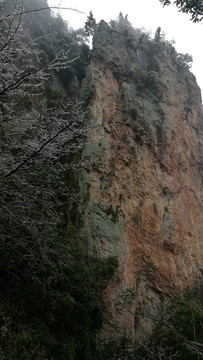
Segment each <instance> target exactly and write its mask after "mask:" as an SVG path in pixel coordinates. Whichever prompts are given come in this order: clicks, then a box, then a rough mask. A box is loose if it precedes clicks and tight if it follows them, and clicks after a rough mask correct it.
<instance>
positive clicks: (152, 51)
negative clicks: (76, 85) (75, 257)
mask: <svg viewBox="0 0 203 360" xmlns="http://www.w3.org/2000/svg"><path fill="white" fill-rule="evenodd" d="M133 41H134V42H133ZM93 45H94V46H93V52H92V63H91V65H90V66H89V69H88V73H87V77H86V80H85V82H84V94H85V96H86V99H88V100H89V101H90V118H91V121H92V124H93V136H92V139H91V141H90V143H89V144H88V145H87V146H86V149H85V151H84V157H85V158H86V159H87V160H88V163H89V165H88V167H87V168H86V170H85V171H84V174H83V178H82V180H81V189H82V193H83V196H84V198H85V199H86V200H85V201H86V218H85V224H84V230H83V231H84V233H85V237H86V239H87V243H86V246H87V247H88V251H89V252H92V253H94V254H98V256H108V255H115V256H117V257H118V258H119V261H120V269H119V273H118V274H117V276H116V277H115V279H114V281H112V283H111V284H110V285H109V288H108V289H107V292H106V297H109V298H110V299H111V300H112V299H117V300H118V299H119V297H122V296H123V294H125V291H126V290H127V289H131V290H132V291H133V292H135V293H136V297H135V300H134V301H133V302H132V303H131V304H130V310H131V313H133V312H134V311H135V310H136V308H141V307H142V306H143V304H144V303H145V304H148V306H150V307H151V311H153V307H156V304H158V303H161V299H163V298H164V296H165V295H167V296H168V295H174V294H176V293H180V292H181V291H183V290H184V289H185V287H186V286H187V285H189V284H192V283H193V282H194V281H195V280H196V279H198V278H200V277H201V274H202V269H203V233H202V229H203V227H202V219H203V203H202V198H203V197H202V179H203V178H202V173H203V132H202V130H203V116H202V104H201V95H200V90H199V88H198V86H197V84H196V82H195V77H194V76H193V75H192V74H191V73H190V72H189V70H187V69H186V68H185V66H184V64H181V62H180V58H179V57H178V55H177V54H176V53H175V52H174V51H173V48H172V47H170V46H169V47H167V44H163V43H162V44H161V43H158V42H156V41H155V40H154V41H149V40H148V39H147V38H146V35H140V37H139V39H137V40H136V39H134V40H132V38H130V37H129V35H128V33H127V34H126V33H125V34H121V33H119V32H118V31H116V30H114V29H112V28H110V27H109V26H108V25H107V24H106V23H105V22H101V23H100V25H99V27H98V30H97V33H96V34H95V38H94V44H93ZM131 313H129V312H128V311H126V312H125V311H124V315H120V316H119V317H118V318H117V319H118V320H117V325H118V326H119V325H120V326H121V327H122V329H123V330H124V329H126V330H127V331H128V332H129V333H130V334H132V335H133V334H134V330H136V323H135V318H134V316H133V315H132V314H131Z"/></svg>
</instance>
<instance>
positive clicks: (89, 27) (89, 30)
mask: <svg viewBox="0 0 203 360" xmlns="http://www.w3.org/2000/svg"><path fill="white" fill-rule="evenodd" d="M96 28H97V24H96V20H95V18H94V16H93V13H92V11H90V13H89V15H88V17H87V21H86V22H85V32H86V34H87V35H88V36H90V35H94V32H95V30H96Z"/></svg>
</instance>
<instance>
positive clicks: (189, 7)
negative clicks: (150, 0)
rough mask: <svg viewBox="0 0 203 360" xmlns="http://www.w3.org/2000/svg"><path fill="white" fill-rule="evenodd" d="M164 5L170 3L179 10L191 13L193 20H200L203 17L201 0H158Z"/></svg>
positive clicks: (202, 2)
mask: <svg viewBox="0 0 203 360" xmlns="http://www.w3.org/2000/svg"><path fill="white" fill-rule="evenodd" d="M159 1H160V2H161V3H162V4H163V5H164V6H165V5H171V4H172V3H173V4H175V5H176V6H177V8H178V9H179V11H182V12H183V13H186V14H188V13H189V14H191V15H192V18H191V20H192V21H193V22H200V21H202V19H203V1H202V0H175V1H171V0H159Z"/></svg>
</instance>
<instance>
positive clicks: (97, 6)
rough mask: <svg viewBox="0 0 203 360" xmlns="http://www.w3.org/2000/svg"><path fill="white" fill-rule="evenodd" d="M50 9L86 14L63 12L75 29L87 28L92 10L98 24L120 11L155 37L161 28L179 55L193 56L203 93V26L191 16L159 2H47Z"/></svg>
mask: <svg viewBox="0 0 203 360" xmlns="http://www.w3.org/2000/svg"><path fill="white" fill-rule="evenodd" d="M48 3H49V6H54V5H56V6H58V5H59V4H60V6H61V7H70V8H74V9H78V10H80V11H83V12H84V14H80V13H79V12H74V11H70V10H63V11H61V16H62V17H63V18H64V19H65V20H67V21H68V23H69V26H70V27H73V28H74V29H77V28H80V27H83V26H84V23H85V21H86V19H87V15H88V14H89V12H90V10H92V12H93V15H94V17H95V19H96V21H97V23H98V22H99V21H100V20H101V19H103V20H105V21H106V22H109V20H110V19H112V20H115V19H116V18H117V17H118V14H119V12H120V11H121V12H122V13H123V15H124V16H125V15H126V14H128V20H129V21H130V22H131V23H132V25H133V27H139V28H140V27H144V28H145V29H146V30H148V31H150V30H151V32H152V35H154V33H155V31H156V29H157V27H158V26H161V29H162V31H164V32H165V33H166V37H167V39H168V40H172V39H174V40H175V41H176V44H175V48H176V50H177V51H178V52H181V53H184V54H185V53H189V54H190V55H192V56H193V66H192V68H191V71H192V72H193V73H194V75H195V76H196V79H197V83H198V85H199V86H200V87H201V89H202V94H203V48H202V37H203V23H201V24H200V23H198V24H197V23H196V24H194V23H192V22H191V21H190V15H186V14H183V13H181V12H178V10H177V8H176V7H175V6H169V7H165V8H163V6H162V4H161V3H160V2H159V0H122V1H121V0H117V1H112V0H101V1H96V0H75V1H74V0H62V1H59V0H48Z"/></svg>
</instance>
